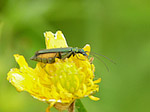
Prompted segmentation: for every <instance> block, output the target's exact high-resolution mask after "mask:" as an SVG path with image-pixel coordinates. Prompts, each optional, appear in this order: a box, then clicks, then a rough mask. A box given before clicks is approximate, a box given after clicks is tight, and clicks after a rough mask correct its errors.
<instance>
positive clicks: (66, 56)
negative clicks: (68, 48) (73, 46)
mask: <svg viewBox="0 0 150 112" xmlns="http://www.w3.org/2000/svg"><path fill="white" fill-rule="evenodd" d="M71 55H72V52H69V53H68V54H66V55H64V57H62V58H61V59H62V60H64V59H66V58H69V57H70V56H71Z"/></svg>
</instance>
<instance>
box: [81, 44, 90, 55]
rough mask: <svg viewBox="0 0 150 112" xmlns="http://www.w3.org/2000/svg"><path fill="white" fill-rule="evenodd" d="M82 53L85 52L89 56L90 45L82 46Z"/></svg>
mask: <svg viewBox="0 0 150 112" xmlns="http://www.w3.org/2000/svg"><path fill="white" fill-rule="evenodd" d="M83 49H84V51H86V54H87V55H88V56H89V54H90V51H91V47H90V45H89V44H86V45H85V46H84V48H83Z"/></svg>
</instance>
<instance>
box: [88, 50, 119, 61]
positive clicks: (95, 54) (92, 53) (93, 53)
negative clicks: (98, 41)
mask: <svg viewBox="0 0 150 112" xmlns="http://www.w3.org/2000/svg"><path fill="white" fill-rule="evenodd" d="M86 52H88V51H86ZM90 53H91V55H93V56H95V57H97V55H99V56H102V57H104V58H106V59H107V60H109V61H110V62H112V63H113V64H116V62H114V61H113V60H111V59H110V58H108V57H106V56H105V55H102V54H99V53H95V52H90Z"/></svg>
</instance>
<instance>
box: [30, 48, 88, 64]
mask: <svg viewBox="0 0 150 112" xmlns="http://www.w3.org/2000/svg"><path fill="white" fill-rule="evenodd" d="M78 53H79V54H82V55H83V56H86V57H88V55H87V53H86V51H84V49H81V48H78V47H66V48H52V49H43V50H39V51H37V52H36V53H35V55H34V56H33V57H31V58H30V59H31V60H34V61H38V62H42V63H50V64H52V63H54V62H55V58H59V59H62V60H64V59H66V58H69V57H70V56H72V55H73V56H75V54H78Z"/></svg>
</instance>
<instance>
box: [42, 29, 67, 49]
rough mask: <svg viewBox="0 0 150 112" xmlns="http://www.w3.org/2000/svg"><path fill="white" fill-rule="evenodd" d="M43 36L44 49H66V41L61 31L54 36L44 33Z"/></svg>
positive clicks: (50, 33)
mask: <svg viewBox="0 0 150 112" xmlns="http://www.w3.org/2000/svg"><path fill="white" fill-rule="evenodd" d="M44 36H45V43H46V49H51V48H62V47H68V45H67V42H66V39H65V37H64V35H63V34H62V32H61V31H57V32H56V34H53V33H52V32H45V33H44Z"/></svg>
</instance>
